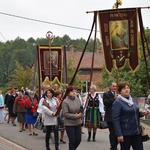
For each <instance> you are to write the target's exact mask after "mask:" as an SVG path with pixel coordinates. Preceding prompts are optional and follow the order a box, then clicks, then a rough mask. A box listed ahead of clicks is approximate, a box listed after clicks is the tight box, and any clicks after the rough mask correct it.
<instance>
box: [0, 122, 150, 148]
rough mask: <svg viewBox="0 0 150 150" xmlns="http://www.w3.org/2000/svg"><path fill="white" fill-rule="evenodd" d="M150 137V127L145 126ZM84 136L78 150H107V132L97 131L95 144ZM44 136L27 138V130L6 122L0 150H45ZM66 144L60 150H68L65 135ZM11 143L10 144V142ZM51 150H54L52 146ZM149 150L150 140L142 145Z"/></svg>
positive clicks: (0, 134)
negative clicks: (22, 130)
mask: <svg viewBox="0 0 150 150" xmlns="http://www.w3.org/2000/svg"><path fill="white" fill-rule="evenodd" d="M145 127H146V129H147V132H149V135H150V127H148V126H145ZM83 131H84V132H85V134H83V136H82V142H81V144H80V146H79V147H78V150H87V149H88V150H109V142H108V130H107V129H105V130H100V129H99V130H98V132H97V135H96V142H92V141H91V142H87V130H86V129H83ZM44 138H45V134H44V133H43V132H42V131H41V130H38V136H29V135H28V132H27V130H26V131H24V132H19V127H18V125H17V126H15V127H14V126H12V124H7V123H6V122H4V123H2V124H0V150H45V141H44ZM65 140H66V141H67V144H60V146H59V148H60V150H67V149H68V139H67V136H66V134H65ZM10 141H11V142H10ZM50 144H51V149H52V150H55V148H54V144H52V143H50ZM149 149H150V140H149V141H148V142H145V143H144V150H149Z"/></svg>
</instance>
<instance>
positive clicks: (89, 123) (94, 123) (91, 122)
mask: <svg viewBox="0 0 150 150" xmlns="http://www.w3.org/2000/svg"><path fill="white" fill-rule="evenodd" d="M104 113H105V111H104V104H103V100H102V98H101V96H100V95H99V94H98V93H96V86H95V85H91V86H90V93H89V96H88V99H87V107H86V112H85V127H86V128H87V129H88V139H87V141H90V140H91V131H92V129H93V142H95V136H96V131H97V128H99V125H100V121H101V120H102V117H103V116H104Z"/></svg>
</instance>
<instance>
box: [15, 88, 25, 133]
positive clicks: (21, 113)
mask: <svg viewBox="0 0 150 150" xmlns="http://www.w3.org/2000/svg"><path fill="white" fill-rule="evenodd" d="M26 100H27V96H26V95H24V92H23V90H19V94H18V96H17V97H16V99H15V102H14V106H13V113H14V114H17V116H18V118H17V121H18V122H19V127H20V130H19V132H22V131H24V130H25V129H24V125H25V123H26V109H25V101H26Z"/></svg>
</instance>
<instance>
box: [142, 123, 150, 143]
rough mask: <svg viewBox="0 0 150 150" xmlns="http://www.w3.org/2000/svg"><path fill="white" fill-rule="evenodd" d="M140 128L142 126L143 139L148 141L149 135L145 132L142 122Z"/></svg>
mask: <svg viewBox="0 0 150 150" xmlns="http://www.w3.org/2000/svg"><path fill="white" fill-rule="evenodd" d="M140 128H141V136H142V141H143V142H145V141H148V140H149V139H150V137H149V135H148V134H147V133H146V132H145V128H144V126H143V125H142V124H141V123H140Z"/></svg>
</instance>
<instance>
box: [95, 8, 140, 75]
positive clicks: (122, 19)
mask: <svg viewBox="0 0 150 150" xmlns="http://www.w3.org/2000/svg"><path fill="white" fill-rule="evenodd" d="M137 16H138V11H137V10H136V8H129V9H112V10H105V11H99V12H98V17H99V25H100V29H101V41H102V45H103V52H104V58H105V65H106V70H107V71H108V72H110V73H111V72H112V68H113V67H117V68H118V69H123V68H124V67H125V64H126V62H127V61H129V66H130V68H131V70H132V71H133V72H135V71H136V69H137V67H138V66H139V53H138V51H139V50H138V23H137V22H138V18H137Z"/></svg>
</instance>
